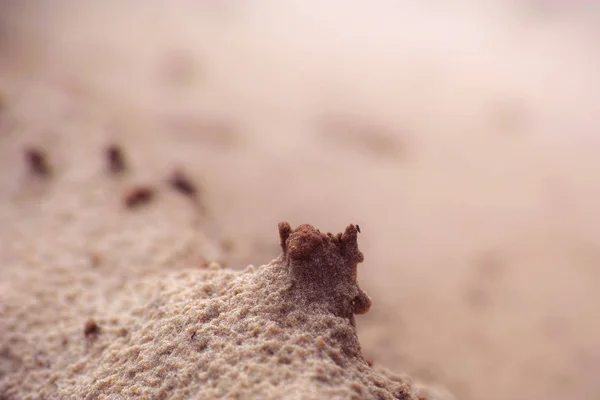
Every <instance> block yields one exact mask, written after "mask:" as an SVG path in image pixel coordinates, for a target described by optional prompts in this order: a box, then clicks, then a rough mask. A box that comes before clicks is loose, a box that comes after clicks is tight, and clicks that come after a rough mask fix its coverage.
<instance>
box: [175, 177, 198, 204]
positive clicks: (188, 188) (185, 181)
mask: <svg viewBox="0 0 600 400" xmlns="http://www.w3.org/2000/svg"><path fill="white" fill-rule="evenodd" d="M169 183H170V184H171V186H172V187H173V189H175V190H177V191H179V192H181V193H183V194H184V195H186V196H189V197H192V198H195V197H196V196H197V194H198V188H197V187H196V185H195V184H194V183H193V182H192V181H191V180H190V179H189V178H188V177H187V176H186V175H185V174H184V173H183V172H181V171H175V173H173V175H172V176H171V179H169Z"/></svg>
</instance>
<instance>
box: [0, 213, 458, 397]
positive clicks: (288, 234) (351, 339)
mask: <svg viewBox="0 0 600 400" xmlns="http://www.w3.org/2000/svg"><path fill="white" fill-rule="evenodd" d="M357 229H358V228H357V227H356V226H354V225H349V226H348V227H347V228H346V230H345V232H344V233H343V234H342V233H340V234H338V235H335V236H334V235H332V234H327V235H325V234H322V233H321V232H319V231H318V230H316V229H315V228H313V227H312V226H310V225H302V226H300V227H298V228H297V229H295V230H292V229H291V227H290V226H289V224H287V223H281V224H280V225H279V234H280V241H281V247H282V251H283V252H282V254H281V256H280V257H278V258H277V259H275V260H273V262H271V263H270V264H268V265H263V266H261V267H258V268H255V267H254V266H252V265H251V266H248V267H247V268H246V269H245V270H243V271H241V272H235V271H232V270H226V269H223V268H222V267H220V266H219V265H218V264H216V263H212V264H210V265H203V266H195V267H194V266H192V267H191V268H183V269H182V270H181V271H179V272H171V273H168V272H162V273H155V274H153V275H150V276H148V277H147V278H145V279H130V280H129V281H127V282H124V284H123V286H122V287H121V288H120V289H119V291H118V293H114V294H112V295H111V296H110V297H108V294H107V293H104V295H105V296H104V298H96V299H90V298H89V297H90V296H89V291H91V290H92V288H93V286H94V285H93V284H91V281H92V280H93V279H90V280H88V281H84V283H83V286H82V287H81V289H80V290H75V291H74V292H71V293H72V294H71V295H66V297H67V299H68V304H65V303H64V302H61V301H56V299H43V301H44V302H45V306H48V307H49V308H50V309H52V310H55V311H56V310H57V309H61V308H62V309H63V310H62V311H63V312H62V313H58V314H49V316H50V318H40V314H39V312H40V311H42V310H40V308H41V307H39V306H38V307H35V308H36V310H35V311H34V310H32V309H27V306H25V304H26V302H27V300H26V299H27V297H29V299H31V297H30V296H36V298H37V299H38V300H42V298H41V293H39V292H38V293H36V292H35V291H26V293H25V294H24V295H21V296H19V295H18V294H16V293H10V294H8V295H7V292H4V293H5V296H6V297H5V298H4V299H3V300H4V301H3V310H2V311H3V313H2V319H1V320H0V327H2V336H1V337H2V342H1V343H0V344H1V348H2V358H1V361H2V363H1V364H0V366H1V369H0V396H1V397H2V398H5V399H21V398H44V399H63V398H64V399H67V398H85V399H97V398H147V399H167V398H171V399H191V398H197V399H212V398H248V399H249V398H256V399H271V398H272V399H279V398H289V399H321V398H340V399H341V398H344V399H350V398H351V399H366V398H373V399H401V400H409V399H411V400H417V399H424V400H425V399H451V398H452V397H451V395H450V394H449V393H448V392H443V391H440V390H439V389H431V388H427V387H424V386H422V385H414V386H413V385H412V382H411V381H410V380H409V379H407V378H400V377H397V376H394V375H391V374H389V373H387V372H385V371H384V372H383V373H379V372H376V371H375V370H374V369H372V368H371V365H369V363H368V362H367V361H366V360H365V359H364V357H363V355H362V352H361V347H360V344H359V341H358V337H357V333H356V329H355V320H354V315H355V314H364V313H366V312H367V311H368V310H369V308H370V307H371V300H370V298H369V297H368V295H367V294H366V293H365V292H364V291H362V290H361V289H360V288H359V287H358V284H357V264H358V263H361V262H362V261H363V260H364V257H363V255H362V253H361V252H360V251H359V250H358V243H357V234H358V230H357ZM97 257H98V258H95V259H92V260H91V261H92V264H95V263H100V262H101V260H100V259H99V257H101V256H100V255H97ZM44 261H45V262H48V260H44ZM71 265H73V264H71ZM77 267H80V268H81V267H83V268H90V266H88V265H85V266H75V268H77ZM91 267H92V268H97V267H98V265H92V266H91ZM26 268H27V266H26ZM33 268H35V266H33ZM63 271H64V270H63ZM42 272H43V271H39V270H38V273H42ZM47 272H48V273H49V275H54V274H56V273H60V270H59V267H58V266H55V267H54V269H53V270H49V271H47ZM70 272H71V273H72V280H71V282H70V283H71V284H74V283H75V282H74V281H76V280H77V279H76V278H77V275H78V272H77V271H75V270H71V271H70ZM79 274H80V273H79ZM46 278H49V276H48V277H46ZM48 283H49V282H48ZM96 283H97V282H96ZM55 294H58V295H59V296H61V297H62V296H63V294H62V293H56V292H55ZM78 295H80V296H83V297H84V298H85V300H84V299H82V298H81V297H79V296H78ZM78 300H79V303H81V302H82V301H85V302H88V301H94V300H95V303H96V304H95V305H96V307H90V308H87V309H86V308H83V309H79V310H78V309H77V306H81V304H77V303H78ZM101 302H104V303H105V304H104V307H98V306H100V304H99V303H101ZM108 303H110V304H111V306H108ZM67 310H68V311H67ZM78 311H79V312H78ZM57 317H58V318H57ZM86 318H87V320H86ZM78 325H79V326H78Z"/></svg>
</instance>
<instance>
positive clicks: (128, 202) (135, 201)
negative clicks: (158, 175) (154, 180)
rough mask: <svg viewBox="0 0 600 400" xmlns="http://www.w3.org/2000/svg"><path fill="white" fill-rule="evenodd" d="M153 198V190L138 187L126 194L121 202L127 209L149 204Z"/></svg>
mask: <svg viewBox="0 0 600 400" xmlns="http://www.w3.org/2000/svg"><path fill="white" fill-rule="evenodd" d="M153 197H154V189H152V188H151V187H148V186H140V187H137V188H133V189H131V190H130V191H129V192H127V194H126V195H125V197H124V199H123V202H124V203H125V206H126V207H127V208H134V207H138V206H140V205H142V204H147V203H149V202H150V201H151V200H152V198H153Z"/></svg>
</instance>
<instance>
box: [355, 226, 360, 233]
mask: <svg viewBox="0 0 600 400" xmlns="http://www.w3.org/2000/svg"><path fill="white" fill-rule="evenodd" d="M356 230H357V231H358V233H360V226H358V224H356Z"/></svg>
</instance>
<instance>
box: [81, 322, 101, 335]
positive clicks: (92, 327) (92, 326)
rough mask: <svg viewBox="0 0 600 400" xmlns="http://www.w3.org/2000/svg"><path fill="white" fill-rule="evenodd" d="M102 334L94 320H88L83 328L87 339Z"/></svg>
mask: <svg viewBox="0 0 600 400" xmlns="http://www.w3.org/2000/svg"><path fill="white" fill-rule="evenodd" d="M99 332H100V327H99V326H98V324H97V323H96V321H94V320H93V319H88V320H87V321H85V326H84V328H83V333H84V335H85V336H86V337H89V336H91V335H96V334H98V333H99Z"/></svg>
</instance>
